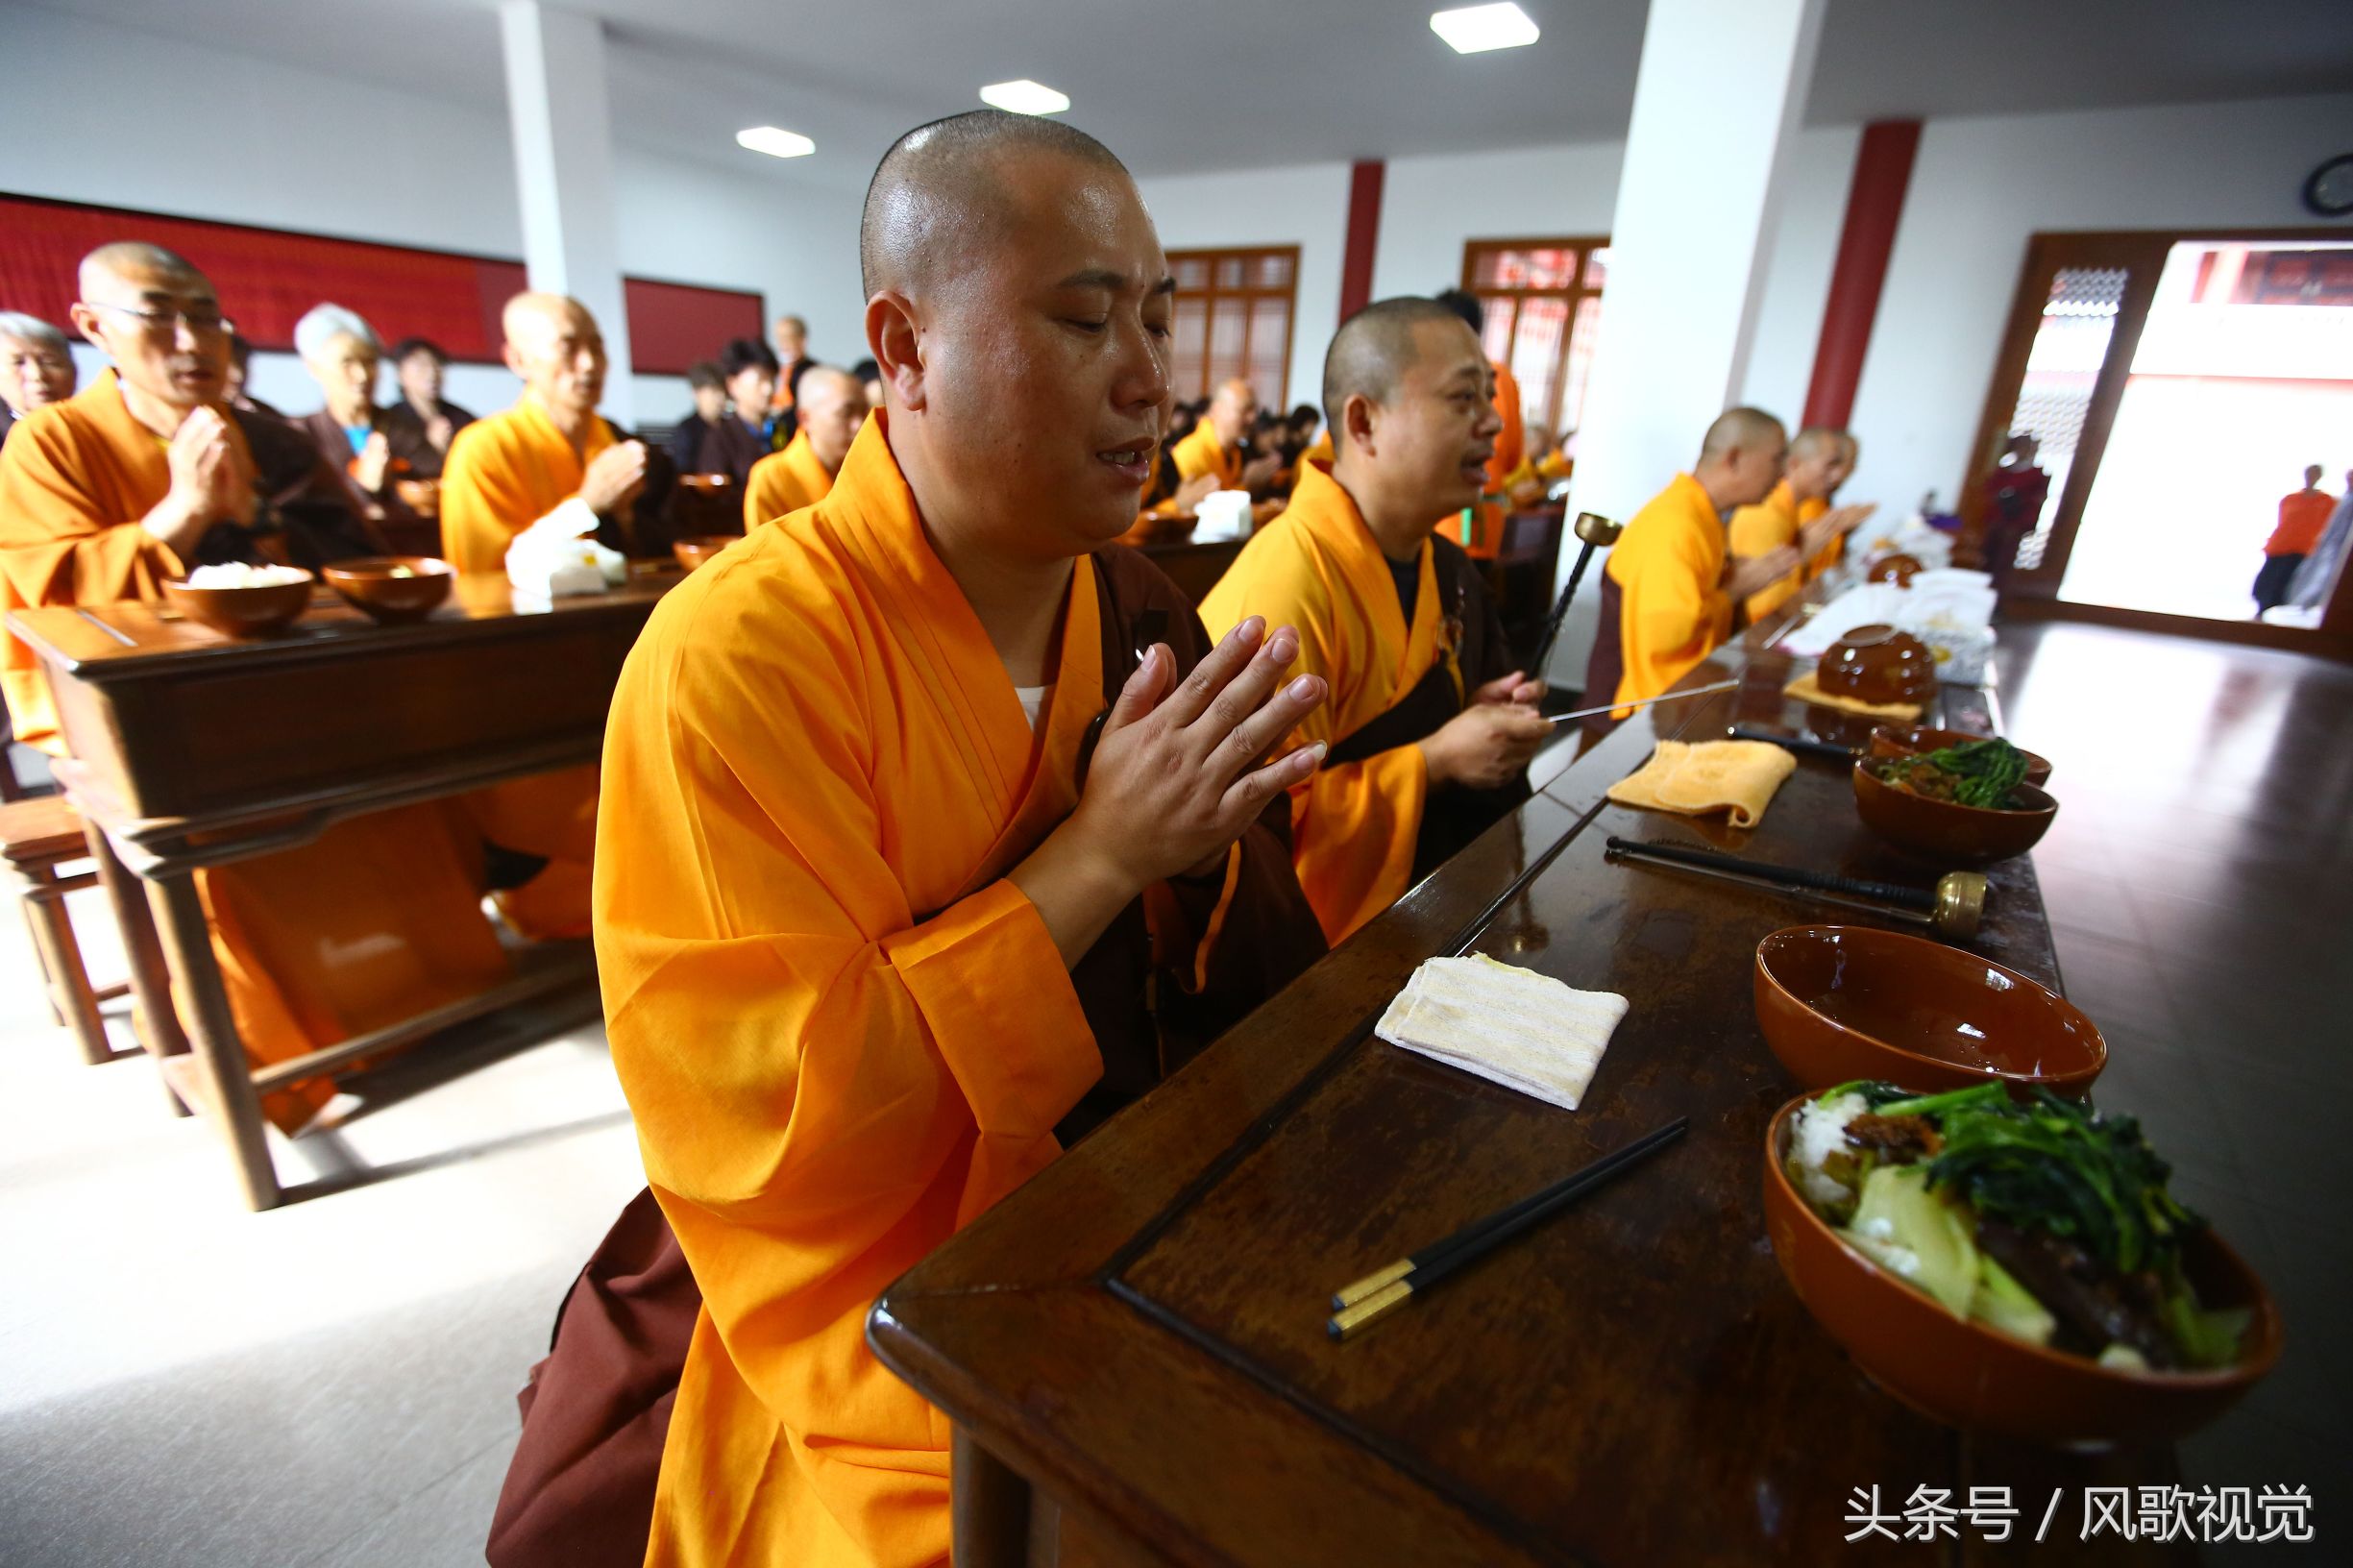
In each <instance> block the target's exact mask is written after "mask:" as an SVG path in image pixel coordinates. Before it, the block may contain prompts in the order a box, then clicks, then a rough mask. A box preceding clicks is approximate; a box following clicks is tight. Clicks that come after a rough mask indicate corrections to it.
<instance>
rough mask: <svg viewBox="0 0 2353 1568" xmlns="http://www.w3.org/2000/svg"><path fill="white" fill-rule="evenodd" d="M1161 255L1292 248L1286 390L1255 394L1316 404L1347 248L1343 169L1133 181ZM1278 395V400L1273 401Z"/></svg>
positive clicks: (1318, 166)
mask: <svg viewBox="0 0 2353 1568" xmlns="http://www.w3.org/2000/svg"><path fill="white" fill-rule="evenodd" d="M1137 184H1138V185H1139V186H1140V188H1141V189H1142V191H1143V199H1144V206H1145V207H1146V208H1150V209H1151V213H1152V222H1153V225H1154V227H1156V228H1157V229H1159V231H1160V242H1161V246H1162V248H1163V249H1164V250H1171V251H1184V250H1205V249H1213V248H1220V247H1226V246H1238V245H1296V246H1298V247H1299V297H1298V301H1297V305H1296V308H1297V311H1298V314H1297V316H1296V318H1295V319H1294V321H1293V324H1292V327H1291V365H1290V385H1289V386H1288V387H1286V388H1281V389H1278V388H1275V387H1267V386H1262V387H1259V388H1257V389H1256V390H1257V392H1258V395H1259V401H1260V402H1261V403H1262V404H1266V405H1267V406H1268V407H1274V406H1277V405H1278V404H1280V405H1281V406H1283V407H1290V406H1292V405H1294V404H1301V403H1315V402H1318V401H1320V389H1321V383H1322V380H1323V372H1324V349H1325V347H1326V346H1327V345H1329V344H1330V343H1331V341H1332V333H1333V331H1334V330H1335V329H1336V328H1337V327H1338V326H1339V324H1340V259H1341V257H1342V256H1343V255H1344V254H1345V253H1346V250H1347V246H1348V165H1347V164H1345V163H1311V164H1304V165H1301V166H1299V167H1296V168H1287V169H1243V170H1238V171H1236V172H1234V173H1231V174H1208V175H1168V176H1164V177H1161V178H1158V179H1150V180H1140V181H1138V182H1137ZM1278 390H1280V392H1281V396H1280V397H1278V396H1277V392H1278Z"/></svg>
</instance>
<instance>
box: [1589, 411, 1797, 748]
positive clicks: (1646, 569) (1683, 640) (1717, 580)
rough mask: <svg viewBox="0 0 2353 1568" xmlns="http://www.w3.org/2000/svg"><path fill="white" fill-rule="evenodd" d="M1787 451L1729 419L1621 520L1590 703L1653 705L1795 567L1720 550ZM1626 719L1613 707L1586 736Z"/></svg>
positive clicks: (1783, 439) (1759, 421) (1754, 424)
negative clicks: (1687, 464) (1746, 606)
mask: <svg viewBox="0 0 2353 1568" xmlns="http://www.w3.org/2000/svg"><path fill="white" fill-rule="evenodd" d="M1788 449H1789V436H1788V433H1787V431H1786V429H1784V428H1783V426H1782V424H1781V422H1780V421H1779V420H1777V419H1776V418H1774V417H1773V416H1772V415H1771V414H1768V413H1766V412H1764V411H1763V410H1762V409H1758V408H1733V409H1730V410H1728V412H1726V413H1723V414H1720V415H1718V416H1717V417H1716V421H1715V423H1714V424H1712V425H1710V426H1708V427H1707V434H1706V437H1705V438H1704V439H1703V441H1702V442H1701V445H1700V460H1699V461H1698V462H1696V463H1694V464H1692V465H1691V472H1689V473H1688V474H1678V475H1677V476H1676V477H1675V479H1674V481H1673V482H1672V483H1670V484H1669V485H1668V486H1667V487H1666V489H1664V490H1662V491H1660V492H1659V493H1658V494H1657V495H1656V496H1654V497H1653V498H1652V499H1651V500H1650V502H1648V503H1646V504H1645V505H1644V506H1643V508H1642V509H1641V510H1640V511H1638V512H1636V513H1635V514H1634V515H1633V516H1632V517H1631V518H1630V519H1629V520H1628V522H1627V525H1626V531H1625V532H1624V533H1622V534H1621V535H1620V536H1619V538H1618V543H1617V545H1616V547H1615V548H1614V549H1612V550H1611V551H1610V552H1609V559H1608V561H1607V562H1606V563H1605V565H1604V566H1603V569H1602V613H1601V625H1600V626H1599V628H1598V629H1597V631H1596V633H1595V636H1594V643H1593V655H1592V659H1591V661H1590V662H1589V663H1588V665H1587V666H1586V670H1585V696H1586V697H1587V698H1589V699H1591V700H1592V701H1594V702H1599V701H1601V700H1602V696H1601V694H1602V693H1604V692H1607V693H1610V694H1611V695H1612V697H1613V698H1614V699H1615V700H1616V701H1617V702H1618V703H1620V704H1625V703H1629V702H1637V701H1640V700H1641V699H1642V698H1647V697H1656V696H1657V695H1658V694H1659V693H1661V692H1663V691H1665V690H1666V689H1667V688H1668V687H1670V686H1672V685H1674V684H1675V683H1676V682H1677V681H1678V680H1679V679H1681V678H1682V676H1683V675H1684V674H1685V673H1686V672H1688V671H1689V670H1691V668H1692V667H1693V666H1695V665H1697V664H1698V663H1699V662H1700V661H1701V660H1702V659H1704V658H1705V657H1707V655H1708V654H1709V653H1711V652H1713V651H1714V650H1715V649H1716V648H1717V646H1718V645H1719V644H1721V643H1722V642H1723V641H1724V640H1725V638H1727V637H1728V636H1729V635H1731V629H1732V611H1733V608H1734V606H1736V605H1737V604H1739V603H1740V602H1742V601H1743V600H1746V599H1747V598H1748V597H1749V596H1750V595H1751V594H1753V593H1755V592H1757V591H1758V590H1759V589H1761V588H1764V587H1765V586H1767V585H1768V584H1770V583H1774V582H1777V581H1778V580H1779V579H1781V578H1782V577H1785V576H1789V575H1790V574H1791V573H1793V572H1795V571H1797V570H1798V569H1799V568H1800V567H1801V566H1802V564H1803V562H1804V557H1803V556H1802V555H1800V554H1799V553H1798V551H1797V549H1796V547H1794V546H1791V545H1778V546H1776V547H1774V548H1773V549H1771V550H1768V551H1765V552H1764V553H1762V554H1760V555H1755V556H1752V557H1750V558H1747V559H1736V558H1733V557H1731V556H1729V555H1728V551H1727V550H1726V539H1725V524H1724V518H1725V515H1726V514H1727V513H1728V512H1730V511H1733V510H1736V509H1738V508H1739V507H1742V506H1750V505H1753V504H1755V503H1756V502H1760V501H1762V500H1764V499H1765V497H1766V496H1768V495H1770V494H1772V492H1773V487H1774V486H1775V485H1776V484H1777V483H1778V482H1780V478H1781V465H1782V463H1783V461H1784V459H1785V458H1786V457H1787V455H1788ZM1628 711H1629V710H1628V709H1626V708H1625V707H1624V706H1622V705H1621V706H1620V707H1619V708H1618V709H1617V710H1616V711H1615V712H1614V713H1612V714H1611V715H1609V716H1608V718H1607V719H1606V720H1597V721H1596V722H1595V723H1593V724H1591V725H1589V726H1588V727H1589V728H1593V729H1596V730H1599V729H1605V728H1607V727H1608V723H1610V722H1613V721H1615V720H1617V719H1622V718H1624V717H1625V716H1626V714H1627V712H1628Z"/></svg>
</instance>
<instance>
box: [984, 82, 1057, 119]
mask: <svg viewBox="0 0 2353 1568" xmlns="http://www.w3.org/2000/svg"><path fill="white" fill-rule="evenodd" d="M980 101H981V102H982V103H984V104H987V105H990V106H991V107H992V108H994V109H1001V110H1006V111H1007V112H1009V113H1014V114H1059V113H1061V112H1062V111H1063V110H1066V109H1068V108H1069V107H1070V98H1069V95H1068V94H1067V93H1061V92H1056V91H1055V90H1054V89H1053V88H1052V87H1049V86H1046V85H1045V84H1044V83H1042V82H1032V81H1031V80H1030V79H1029V78H1028V77H1026V76H1025V77H1023V78H1022V79H1021V80H1020V81H1018V82H992V83H990V84H989V85H988V86H985V87H983V88H981V89H980Z"/></svg>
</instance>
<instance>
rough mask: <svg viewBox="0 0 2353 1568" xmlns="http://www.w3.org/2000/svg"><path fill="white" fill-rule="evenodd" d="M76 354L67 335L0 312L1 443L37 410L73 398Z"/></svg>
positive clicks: (16, 312) (14, 313)
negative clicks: (15, 425) (16, 426)
mask: <svg viewBox="0 0 2353 1568" xmlns="http://www.w3.org/2000/svg"><path fill="white" fill-rule="evenodd" d="M74 380H75V377H74V354H73V348H72V346H71V345H69V344H68V343H67V342H66V341H65V334H64V333H63V332H61V331H58V330H57V329H56V328H55V327H52V326H50V325H49V324H48V323H47V322H45V321H43V320H41V319H40V317H38V316H28V315H26V314H25V313H24V312H23V311H21V310H0V443H5V442H6V441H7V440H8V438H9V429H10V428H11V427H12V426H13V425H14V424H15V423H16V422H17V421H18V420H20V419H22V418H24V416H25V415H27V414H29V413H31V412H32V411H33V410H34V409H36V408H39V407H42V406H44V405H45V404H52V403H63V402H64V401H65V400H66V399H67V398H70V397H72V396H73V395H74Z"/></svg>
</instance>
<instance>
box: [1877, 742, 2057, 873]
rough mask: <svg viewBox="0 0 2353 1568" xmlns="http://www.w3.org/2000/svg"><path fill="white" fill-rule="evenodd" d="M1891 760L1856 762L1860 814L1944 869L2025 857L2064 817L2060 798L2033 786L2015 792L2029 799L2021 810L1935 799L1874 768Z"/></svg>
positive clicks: (1885, 834)
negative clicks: (1898, 783) (2055, 820)
mask: <svg viewBox="0 0 2353 1568" xmlns="http://www.w3.org/2000/svg"><path fill="white" fill-rule="evenodd" d="M1885 760H1886V759H1885V758H1880V757H1863V758H1861V759H1859V760H1857V761H1856V763H1855V765H1854V809H1855V813H1856V815H1858V816H1859V817H1861V818H1862V819H1863V825H1864V826H1865V827H1868V828H1870V829H1871V830H1872V831H1873V832H1874V833H1876V834H1877V835H1879V837H1881V838H1882V839H1885V840H1886V841H1887V842H1888V843H1890V844H1892V845H1895V846H1896V847H1897V848H1899V849H1902V850H1907V851H1909V852H1910V853H1912V854H1915V855H1918V856H1919V857H1920V858H1922V859H1923V860H1926V861H1929V862H1931V863H1932V864H1934V865H1936V866H1937V867H1939V868H1940V869H1943V870H1951V869H1952V868H1953V867H1955V866H1991V865H1992V864H1993V863H1994V862H1996V861H1998V860H2008V859H2009V858H2010V857H2011V856H2013V855H2022V854H2024V853H2025V852H2026V851H2027V850H2029V849H2031V848H2033V847H2034V846H2035V845H2036V844H2037V843H2038V842H2040V840H2041V839H2042V837H2043V835H2044V834H2045V833H2047V832H2049V831H2050V824H2051V820H2052V819H2053V818H2055V817H2057V816H2058V815H2059V802H2058V801H2056V800H2053V799H2052V798H2051V797H2050V796H2047V795H2045V794H2044V793H2043V792H2042V791H2041V790H2038V789H2036V788H2035V787H2034V786H2033V785H2031V784H2021V785H2020V786H2019V787H2018V788H2017V789H2015V790H2013V791H2011V792H2010V798H2011V799H2013V800H2018V801H2022V802H2023V803H2024V804H2023V806H2022V809H2019V810H2015V811H2012V810H1996V809H1994V808H1993V807H1991V806H1964V805H1962V804H1960V803H1959V802H1958V801H1953V800H1931V799H1929V798H1928V797H1927V796H1922V795H1914V794H1913V793H1912V792H1911V791H1909V790H1906V789H1900V788H1899V787H1898V786H1896V785H1893V784H1890V783H1889V782H1887V780H1885V779H1883V778H1881V777H1880V776H1879V775H1878V774H1877V773H1875V772H1872V769H1873V768H1875V767H1876V766H1878V765H1879V764H1880V763H1881V762H1884V761H1885Z"/></svg>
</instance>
